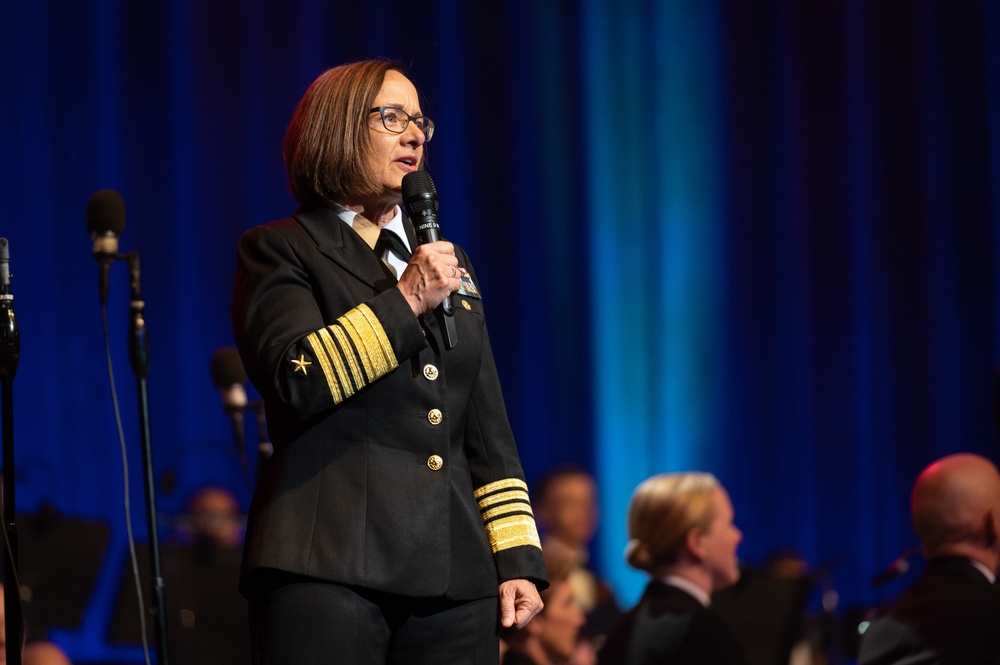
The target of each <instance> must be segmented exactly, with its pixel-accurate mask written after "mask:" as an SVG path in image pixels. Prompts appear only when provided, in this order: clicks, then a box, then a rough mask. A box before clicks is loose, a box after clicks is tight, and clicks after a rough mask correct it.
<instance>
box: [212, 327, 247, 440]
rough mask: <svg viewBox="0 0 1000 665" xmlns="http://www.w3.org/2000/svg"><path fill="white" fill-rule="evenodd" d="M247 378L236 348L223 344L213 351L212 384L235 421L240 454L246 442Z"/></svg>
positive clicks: (234, 427)
mask: <svg viewBox="0 0 1000 665" xmlns="http://www.w3.org/2000/svg"><path fill="white" fill-rule="evenodd" d="M246 380H247V375H246V371H245V370H244V369H243V361H242V360H240V354H239V352H238V351H237V350H236V349H235V348H233V347H231V346H223V347H219V348H218V349H216V350H215V352H214V353H212V384H213V385H215V387H216V388H217V389H218V390H219V396H220V397H222V407H223V409H225V411H226V413H227V414H229V417H230V419H232V421H233V437H234V438H235V440H236V452H237V453H239V454H240V455H243V453H244V444H245V443H246V438H245V434H244V427H243V413H244V412H245V411H246V409H247V391H246V388H245V387H244V384H245V383H246Z"/></svg>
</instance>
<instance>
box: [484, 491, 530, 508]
mask: <svg viewBox="0 0 1000 665" xmlns="http://www.w3.org/2000/svg"><path fill="white" fill-rule="evenodd" d="M506 501H524V502H525V503H528V493H527V492H525V491H524V490H511V491H509V492H500V493H499V494H492V495H490V496H487V497H484V498H482V499H480V500H479V510H484V509H486V508H489V507H490V506H495V505H497V504H498V503H504V502H506Z"/></svg>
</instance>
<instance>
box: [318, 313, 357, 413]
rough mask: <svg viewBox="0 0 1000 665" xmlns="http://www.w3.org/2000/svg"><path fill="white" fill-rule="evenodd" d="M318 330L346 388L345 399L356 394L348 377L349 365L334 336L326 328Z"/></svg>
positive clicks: (338, 376) (342, 384)
mask: <svg viewBox="0 0 1000 665" xmlns="http://www.w3.org/2000/svg"><path fill="white" fill-rule="evenodd" d="M317 332H318V333H319V338H320V339H321V340H323V347H324V348H325V349H326V352H327V353H328V354H329V355H330V360H332V361H333V368H334V369H335V370H336V371H337V378H338V379H339V380H340V385H341V387H343V389H344V399H347V398H348V397H350V396H351V395H353V394H354V386H353V385H352V384H351V380H350V379H349V378H348V377H347V367H346V366H345V365H344V358H343V356H342V355H341V353H340V349H338V348H336V347H335V346H334V344H333V338H332V337H330V333H329V332H327V330H326V328H321V329H320V330H318V331H317Z"/></svg>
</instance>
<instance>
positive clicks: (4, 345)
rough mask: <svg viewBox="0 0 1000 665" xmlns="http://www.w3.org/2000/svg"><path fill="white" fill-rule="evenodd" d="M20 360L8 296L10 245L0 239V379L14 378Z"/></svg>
mask: <svg viewBox="0 0 1000 665" xmlns="http://www.w3.org/2000/svg"><path fill="white" fill-rule="evenodd" d="M20 358H21V331H20V330H19V329H18V327H17V317H16V316H14V296H12V295H11V294H10V243H8V242H7V239H6V238H0V377H3V378H14V375H15V374H16V373H17V363H18V360H20Z"/></svg>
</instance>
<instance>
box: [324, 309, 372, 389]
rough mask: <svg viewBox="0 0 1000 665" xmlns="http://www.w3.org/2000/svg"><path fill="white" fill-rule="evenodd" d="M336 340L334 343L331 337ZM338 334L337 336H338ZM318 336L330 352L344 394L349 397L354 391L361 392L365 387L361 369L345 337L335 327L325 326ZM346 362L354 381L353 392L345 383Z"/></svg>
mask: <svg viewBox="0 0 1000 665" xmlns="http://www.w3.org/2000/svg"><path fill="white" fill-rule="evenodd" d="M331 333H332V334H333V337H336V338H337V341H336V342H334V340H333V337H331ZM338 333H339V334H338ZM319 336H320V338H321V339H322V340H323V344H325V345H326V348H327V350H328V351H329V352H330V357H331V358H333V359H334V361H333V362H334V365H335V366H336V368H337V375H338V376H340V377H341V383H343V384H344V392H345V393H346V394H347V396H348V397H349V396H350V395H352V394H353V393H354V390H361V389H362V388H363V387H364V386H365V380H364V377H362V376H361V369H360V368H359V367H358V361H357V358H356V357H355V355H354V348H353V347H352V346H351V345H350V344H349V343H347V337H346V335H344V331H342V330H341V329H340V328H338V327H337V326H327V327H326V328H324V329H322V330H320V331H319ZM345 360H346V361H347V367H348V368H350V370H351V378H352V379H354V390H351V389H350V386H349V385H348V383H347V368H345V367H344V361H345Z"/></svg>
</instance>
